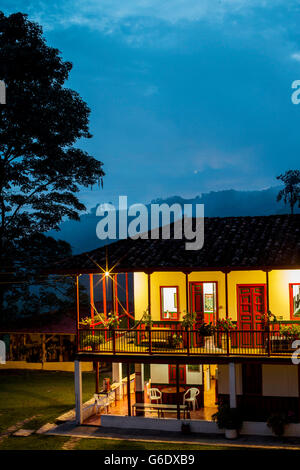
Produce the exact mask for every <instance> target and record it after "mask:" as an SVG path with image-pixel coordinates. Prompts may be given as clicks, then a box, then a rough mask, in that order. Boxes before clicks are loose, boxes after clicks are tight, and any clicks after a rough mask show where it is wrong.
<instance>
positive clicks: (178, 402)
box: [176, 363, 180, 419]
mask: <svg viewBox="0 0 300 470" xmlns="http://www.w3.org/2000/svg"><path fill="white" fill-rule="evenodd" d="M176 403H177V419H180V392H179V364H178V363H176Z"/></svg>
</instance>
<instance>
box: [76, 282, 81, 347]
mask: <svg viewBox="0 0 300 470" xmlns="http://www.w3.org/2000/svg"><path fill="white" fill-rule="evenodd" d="M78 277H79V276H76V306H77V308H76V314H77V325H76V344H77V351H79V315H80V311H79V280H78Z"/></svg>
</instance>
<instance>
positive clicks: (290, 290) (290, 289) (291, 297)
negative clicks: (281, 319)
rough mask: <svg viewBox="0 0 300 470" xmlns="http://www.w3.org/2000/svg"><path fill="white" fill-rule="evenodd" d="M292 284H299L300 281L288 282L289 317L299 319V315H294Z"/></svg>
mask: <svg viewBox="0 0 300 470" xmlns="http://www.w3.org/2000/svg"><path fill="white" fill-rule="evenodd" d="M293 286H300V282H290V283H289V297H290V319H291V320H298V319H299V320H300V315H299V316H297V317H295V316H294V297H293Z"/></svg>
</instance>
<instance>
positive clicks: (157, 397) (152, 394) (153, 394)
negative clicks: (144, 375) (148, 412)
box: [149, 388, 162, 403]
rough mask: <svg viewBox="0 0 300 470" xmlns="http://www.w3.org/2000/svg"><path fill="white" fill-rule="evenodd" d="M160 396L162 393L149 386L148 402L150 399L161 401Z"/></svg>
mask: <svg viewBox="0 0 300 470" xmlns="http://www.w3.org/2000/svg"><path fill="white" fill-rule="evenodd" d="M161 397H162V393H161V391H160V390H159V389H158V388H149V398H150V402H152V400H156V401H158V402H159V403H161Z"/></svg>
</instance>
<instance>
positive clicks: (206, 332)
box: [198, 322, 215, 348]
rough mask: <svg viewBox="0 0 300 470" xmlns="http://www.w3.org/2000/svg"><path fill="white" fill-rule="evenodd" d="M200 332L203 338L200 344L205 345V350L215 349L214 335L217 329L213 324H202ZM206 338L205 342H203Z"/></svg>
mask: <svg viewBox="0 0 300 470" xmlns="http://www.w3.org/2000/svg"><path fill="white" fill-rule="evenodd" d="M198 332H199V334H200V336H201V339H200V344H203V343H204V347H205V348H211V347H214V342H213V334H214V332H215V327H214V326H213V324H212V323H211V322H210V323H205V322H203V323H201V325H200V326H199V328H198ZM203 338H204V341H203Z"/></svg>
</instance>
